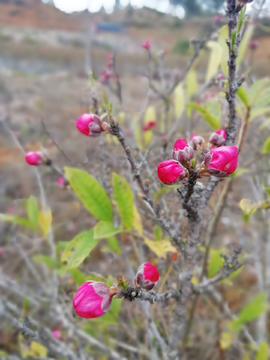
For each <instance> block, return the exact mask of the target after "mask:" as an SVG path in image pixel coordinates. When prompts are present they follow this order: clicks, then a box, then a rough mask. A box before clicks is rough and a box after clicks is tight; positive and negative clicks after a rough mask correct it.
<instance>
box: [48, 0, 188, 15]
mask: <svg viewBox="0 0 270 360" xmlns="http://www.w3.org/2000/svg"><path fill="white" fill-rule="evenodd" d="M43 2H48V0H43ZM129 3H130V4H131V5H132V6H133V7H137V8H141V7H143V6H147V7H150V8H153V9H156V10H158V11H160V12H164V13H172V14H173V15H175V16H178V17H180V18H182V17H184V15H185V11H184V9H183V8H182V7H181V6H177V7H175V8H174V7H173V6H171V5H170V3H169V0H120V5H121V6H123V7H125V6H127V5H128V4H129ZM54 4H55V6H56V7H57V8H58V9H60V10H62V11H65V12H67V13H71V12H73V11H83V10H85V9H87V8H88V9H89V11H91V12H98V11H99V10H100V8H101V7H102V6H103V7H104V9H105V11H106V12H108V13H111V12H112V11H113V8H114V4H115V0H54Z"/></svg>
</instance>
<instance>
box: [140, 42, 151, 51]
mask: <svg viewBox="0 0 270 360" xmlns="http://www.w3.org/2000/svg"><path fill="white" fill-rule="evenodd" d="M150 46H151V45H150V42H149V41H146V42H145V43H143V44H142V47H143V48H145V49H146V50H149V49H150Z"/></svg>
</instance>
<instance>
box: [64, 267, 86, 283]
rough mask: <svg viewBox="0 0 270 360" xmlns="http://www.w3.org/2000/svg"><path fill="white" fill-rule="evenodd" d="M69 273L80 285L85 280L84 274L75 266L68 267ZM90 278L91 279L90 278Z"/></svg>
mask: <svg viewBox="0 0 270 360" xmlns="http://www.w3.org/2000/svg"><path fill="white" fill-rule="evenodd" d="M68 272H69V273H70V275H71V276H72V278H73V280H74V281H75V283H76V284H77V285H78V286H81V285H82V284H83V283H84V282H85V281H86V278H85V276H84V274H83V273H82V272H81V270H80V269H77V268H73V269H69V271H68ZM91 280H92V279H91Z"/></svg>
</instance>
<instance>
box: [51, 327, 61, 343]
mask: <svg viewBox="0 0 270 360" xmlns="http://www.w3.org/2000/svg"><path fill="white" fill-rule="evenodd" d="M52 336H53V337H54V338H55V339H56V340H59V339H60V338H61V331H60V330H59V329H56V330H54V331H53V332H52Z"/></svg>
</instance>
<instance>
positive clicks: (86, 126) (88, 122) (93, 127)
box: [76, 114, 103, 137]
mask: <svg viewBox="0 0 270 360" xmlns="http://www.w3.org/2000/svg"><path fill="white" fill-rule="evenodd" d="M76 126H77V129H78V130H79V131H80V132H81V133H82V134H84V135H86V136H94V137H95V136H99V134H100V133H101V131H103V127H102V122H101V120H100V118H99V117H98V116H97V115H95V114H83V115H82V116H81V117H79V118H78V119H77V120H76Z"/></svg>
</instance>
